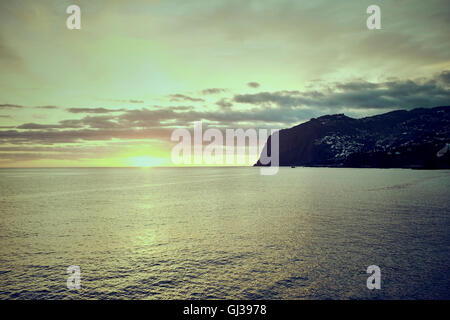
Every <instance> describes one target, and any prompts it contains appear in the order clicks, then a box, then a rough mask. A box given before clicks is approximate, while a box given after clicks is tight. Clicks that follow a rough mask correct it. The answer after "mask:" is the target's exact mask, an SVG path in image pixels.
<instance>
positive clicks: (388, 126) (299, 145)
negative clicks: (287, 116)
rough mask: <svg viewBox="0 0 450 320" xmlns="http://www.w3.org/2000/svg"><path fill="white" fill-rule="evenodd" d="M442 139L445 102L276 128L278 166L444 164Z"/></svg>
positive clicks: (449, 158)
mask: <svg viewBox="0 0 450 320" xmlns="http://www.w3.org/2000/svg"><path fill="white" fill-rule="evenodd" d="M448 144H450V107H436V108H432V109H423V108H420V109H414V110H411V111H405V110H399V111H393V112H389V113H385V114H381V115H377V116H372V117H367V118H362V119H353V118H349V117H347V116H345V115H343V114H337V115H327V116H323V117H319V118H317V119H311V120H310V121H308V122H306V123H303V124H300V125H298V126H295V127H292V128H290V129H283V130H280V133H279V146H280V166H291V165H296V166H331V167H373V168H450V145H448ZM267 146H268V147H269V150H270V138H269V140H268V142H267ZM260 165H261V163H260V162H259V160H258V162H257V163H256V164H255V166H260Z"/></svg>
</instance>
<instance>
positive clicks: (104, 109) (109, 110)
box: [66, 108, 125, 113]
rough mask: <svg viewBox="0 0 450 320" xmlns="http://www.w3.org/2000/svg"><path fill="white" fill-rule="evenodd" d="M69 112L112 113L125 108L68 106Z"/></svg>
mask: <svg viewBox="0 0 450 320" xmlns="http://www.w3.org/2000/svg"><path fill="white" fill-rule="evenodd" d="M66 110H67V111H68V112H70V113H112V112H123V111H125V109H106V108H68V109H66Z"/></svg>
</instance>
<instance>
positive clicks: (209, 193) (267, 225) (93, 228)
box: [0, 168, 450, 299]
mask: <svg viewBox="0 0 450 320" xmlns="http://www.w3.org/2000/svg"><path fill="white" fill-rule="evenodd" d="M449 192H450V171H448V170H447V171H445V170H443V171H418V170H397V169H389V170H380V169H332V168H295V169H292V168H281V169H280V171H279V173H278V174H277V175H274V176H261V175H260V174H259V169H258V168H150V169H140V168H135V169H130V168H127V169H118V168H115V169H106V168H104V169H95V168H91V169H0V298H1V299H450V273H449V266H450V194H449ZM71 265H76V266H79V267H80V270H81V288H80V289H79V290H69V289H68V288H67V278H68V277H69V275H68V274H67V271H66V270H67V267H68V266H71ZM370 265H378V266H379V267H380V269H381V289H380V290H369V289H367V287H366V280H367V278H368V276H369V275H368V274H367V273H366V269H367V267H368V266H370Z"/></svg>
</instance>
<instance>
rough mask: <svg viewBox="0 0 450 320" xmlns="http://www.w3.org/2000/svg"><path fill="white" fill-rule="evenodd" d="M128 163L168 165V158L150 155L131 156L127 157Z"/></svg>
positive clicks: (144, 165) (145, 165)
mask: <svg viewBox="0 0 450 320" xmlns="http://www.w3.org/2000/svg"><path fill="white" fill-rule="evenodd" d="M126 163H127V165H129V166H131V167H155V166H163V165H168V163H167V159H164V158H155V157H150V156H138V157H129V158H127V159H126Z"/></svg>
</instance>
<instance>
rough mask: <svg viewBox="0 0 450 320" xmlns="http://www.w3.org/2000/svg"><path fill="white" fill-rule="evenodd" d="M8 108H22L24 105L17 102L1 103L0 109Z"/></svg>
mask: <svg viewBox="0 0 450 320" xmlns="http://www.w3.org/2000/svg"><path fill="white" fill-rule="evenodd" d="M7 108H12V109H22V108H23V106H19V105H17V104H8V103H6V104H0V109H7Z"/></svg>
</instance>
